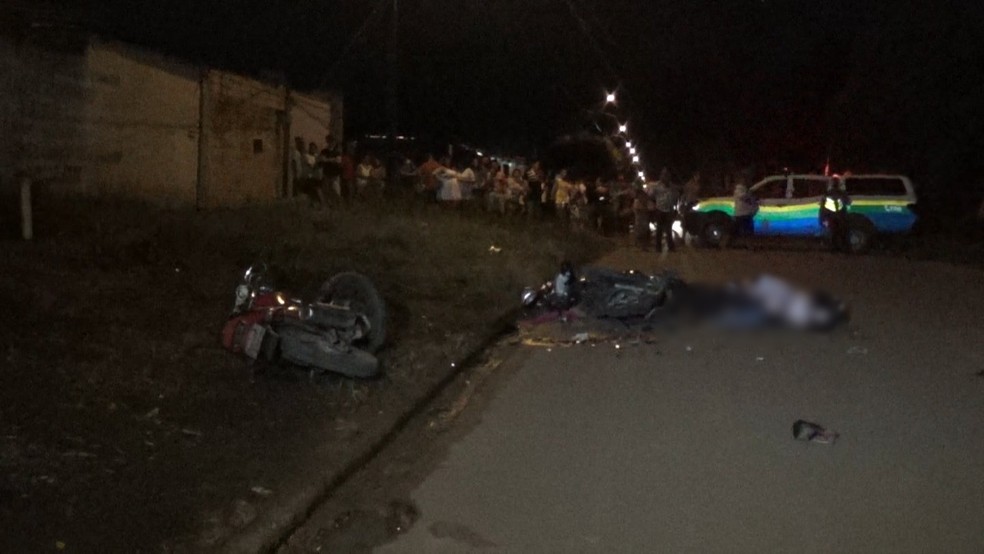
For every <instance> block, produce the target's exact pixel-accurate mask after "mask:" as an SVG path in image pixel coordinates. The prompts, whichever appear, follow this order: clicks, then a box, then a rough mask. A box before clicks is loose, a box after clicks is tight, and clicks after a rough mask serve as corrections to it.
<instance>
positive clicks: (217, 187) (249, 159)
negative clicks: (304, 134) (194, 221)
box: [199, 71, 287, 207]
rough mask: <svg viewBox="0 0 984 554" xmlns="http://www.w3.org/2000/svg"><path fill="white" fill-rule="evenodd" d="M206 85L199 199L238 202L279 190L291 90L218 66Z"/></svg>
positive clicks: (203, 202) (226, 203) (212, 203)
mask: <svg viewBox="0 0 984 554" xmlns="http://www.w3.org/2000/svg"><path fill="white" fill-rule="evenodd" d="M205 86H206V88H205V98H206V101H205V102H206V103H205V110H204V122H205V125H204V127H205V129H206V131H205V132H206V137H205V144H206V147H205V149H204V151H205V155H204V159H203V163H204V172H203V175H204V183H203V185H202V196H201V197H200V198H199V202H200V205H202V206H204V207H214V206H238V205H242V204H248V203H253V202H268V201H271V200H273V199H276V198H278V197H279V196H281V195H282V193H281V190H282V186H283V182H284V178H285V177H284V153H285V147H284V146H285V145H284V141H285V140H286V124H287V119H286V94H287V91H286V90H285V89H284V88H283V87H275V86H271V85H268V84H265V83H261V82H259V81H256V80H253V79H248V78H246V77H240V76H237V75H232V74H229V73H223V72H219V71H209V72H208V77H207V79H206V85H205Z"/></svg>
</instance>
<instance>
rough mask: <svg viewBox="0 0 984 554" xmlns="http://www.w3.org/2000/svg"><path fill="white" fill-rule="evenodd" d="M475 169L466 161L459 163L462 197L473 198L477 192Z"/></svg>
mask: <svg viewBox="0 0 984 554" xmlns="http://www.w3.org/2000/svg"><path fill="white" fill-rule="evenodd" d="M475 181H476V177H475V170H474V169H472V167H471V165H469V164H468V163H466V162H461V163H460V164H459V165H458V182H459V183H460V184H461V198H462V199H464V200H471V198H472V197H473V196H474V194H475Z"/></svg>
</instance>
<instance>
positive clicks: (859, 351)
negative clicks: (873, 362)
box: [847, 346, 868, 356]
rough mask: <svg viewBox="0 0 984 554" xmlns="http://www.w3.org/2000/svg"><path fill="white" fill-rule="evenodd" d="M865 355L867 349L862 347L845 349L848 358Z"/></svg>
mask: <svg viewBox="0 0 984 554" xmlns="http://www.w3.org/2000/svg"><path fill="white" fill-rule="evenodd" d="M867 353H868V349H867V348H864V347H863V346H852V347H850V348H848V349H847V354H848V355H850V356H853V355H862V356H864V355H866V354H867Z"/></svg>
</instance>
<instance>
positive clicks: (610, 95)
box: [605, 92, 615, 104]
mask: <svg viewBox="0 0 984 554" xmlns="http://www.w3.org/2000/svg"><path fill="white" fill-rule="evenodd" d="M614 103H615V93H614V92H606V93H605V104H614Z"/></svg>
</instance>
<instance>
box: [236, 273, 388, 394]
mask: <svg viewBox="0 0 984 554" xmlns="http://www.w3.org/2000/svg"><path fill="white" fill-rule="evenodd" d="M266 273H267V271H266V267H264V266H260V267H250V268H249V269H247V270H246V273H245V274H244V275H243V279H242V282H240V284H239V286H237V287H236V302H235V305H234V307H233V310H232V314H231V315H230V316H229V319H228V320H227V321H226V323H225V326H224V328H223V329H222V345H223V347H225V348H226V349H227V350H230V351H232V352H235V353H241V354H244V355H246V356H247V357H248V358H250V359H252V360H265V361H268V362H277V361H284V362H288V363H291V364H294V365H297V366H301V367H304V368H308V369H313V370H321V371H330V372H334V373H340V374H342V375H347V376H349V377H358V378H369V377H374V376H376V375H377V374H378V373H379V360H378V359H377V358H376V356H375V355H374V354H375V352H376V351H377V350H378V349H379V348H380V347H381V346H382V344H383V341H384V340H385V339H386V305H385V303H384V302H383V299H382V296H380V294H379V292H378V291H377V290H376V287H375V286H374V285H373V284H372V281H370V280H369V279H368V278H367V277H365V276H363V275H361V274H359V273H354V272H346V273H339V274H338V275H335V276H334V277H332V278H331V279H329V280H327V281H325V282H324V284H323V285H322V286H321V289H320V291H319V293H318V297H317V298H316V299H315V300H314V301H312V302H305V301H303V300H299V299H295V298H291V297H290V296H289V295H287V294H286V293H285V292H283V291H278V290H275V289H274V288H272V287H271V286H269V285H268V284H267V283H266V282H265V281H266V278H267V276H266Z"/></svg>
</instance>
